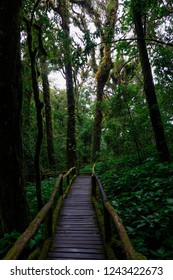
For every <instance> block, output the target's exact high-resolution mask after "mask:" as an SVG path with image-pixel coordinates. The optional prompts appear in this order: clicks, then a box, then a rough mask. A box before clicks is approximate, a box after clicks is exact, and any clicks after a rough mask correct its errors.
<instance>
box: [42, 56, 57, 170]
mask: <svg viewBox="0 0 173 280" xmlns="http://www.w3.org/2000/svg"><path fill="white" fill-rule="evenodd" d="M40 62H41V77H42V85H43V97H44V105H45V117H46V135H47V153H48V162H49V166H50V167H55V157H54V144H53V125H52V112H51V103H50V88H49V80H48V70H47V63H46V60H45V59H41V60H40Z"/></svg>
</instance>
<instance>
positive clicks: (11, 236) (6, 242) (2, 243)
mask: <svg viewBox="0 0 173 280" xmlns="http://www.w3.org/2000/svg"><path fill="white" fill-rule="evenodd" d="M19 236H20V233H19V232H17V231H15V230H14V231H12V232H10V233H6V234H4V236H3V238H1V239H0V259H2V258H3V257H4V256H5V255H6V253H7V251H8V250H9V249H10V247H11V246H12V245H13V244H14V242H15V241H16V240H17V238H18V237H19Z"/></svg>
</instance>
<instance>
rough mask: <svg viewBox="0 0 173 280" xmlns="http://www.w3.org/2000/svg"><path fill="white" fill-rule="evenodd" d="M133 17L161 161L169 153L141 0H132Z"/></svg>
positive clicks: (145, 87)
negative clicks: (154, 80) (146, 40)
mask: <svg viewBox="0 0 173 280" xmlns="http://www.w3.org/2000/svg"><path fill="white" fill-rule="evenodd" d="M132 7H133V19H134V24H135V31H136V35H137V44H138V50H139V58H140V62H141V67H142V73H143V80H144V92H145V95H146V100H147V105H148V109H149V113H150V119H151V123H152V127H153V132H154V136H155V142H156V148H157V152H158V156H159V160H160V161H161V162H164V161H169V160H170V153H169V150H168V145H167V141H166V137H165V132H164V127H163V123H162V117H161V114H160V110H159V105H158V101H157V97H156V93H155V87H154V82H153V76H152V71H151V65H150V61H149V57H148V52H147V46H146V42H145V35H144V28H143V23H142V2H141V0H137V1H136V0H132Z"/></svg>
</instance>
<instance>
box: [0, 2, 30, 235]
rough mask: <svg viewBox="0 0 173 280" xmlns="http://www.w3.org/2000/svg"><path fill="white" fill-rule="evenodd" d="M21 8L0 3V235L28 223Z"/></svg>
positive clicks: (19, 3)
mask: <svg viewBox="0 0 173 280" xmlns="http://www.w3.org/2000/svg"><path fill="white" fill-rule="evenodd" d="M21 5H22V1H20V0H17V1H10V0H1V2H0V223H1V228H2V229H3V232H9V231H11V230H14V229H16V230H18V231H23V230H24V229H25V228H26V226H27V224H28V207H27V202H26V198H25V191H24V179H23V157H22V140H21V110H22V81H21V63H20V20H21V16H20V13H21Z"/></svg>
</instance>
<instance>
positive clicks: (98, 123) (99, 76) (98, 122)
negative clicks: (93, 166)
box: [92, 47, 112, 162]
mask: <svg viewBox="0 0 173 280" xmlns="http://www.w3.org/2000/svg"><path fill="white" fill-rule="evenodd" d="M111 68H112V63H111V57H110V48H107V47H105V48H104V55H103V57H102V61H101V63H100V65H99V67H98V71H97V73H96V80H97V90H96V91H97V95H96V110H95V115H94V126H93V141H92V161H93V162H95V161H96V160H97V159H98V158H99V154H100V143H101V129H102V118H103V114H102V106H103V105H102V101H103V95H104V87H105V85H106V82H107V80H108V77H109V72H110V70H111Z"/></svg>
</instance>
